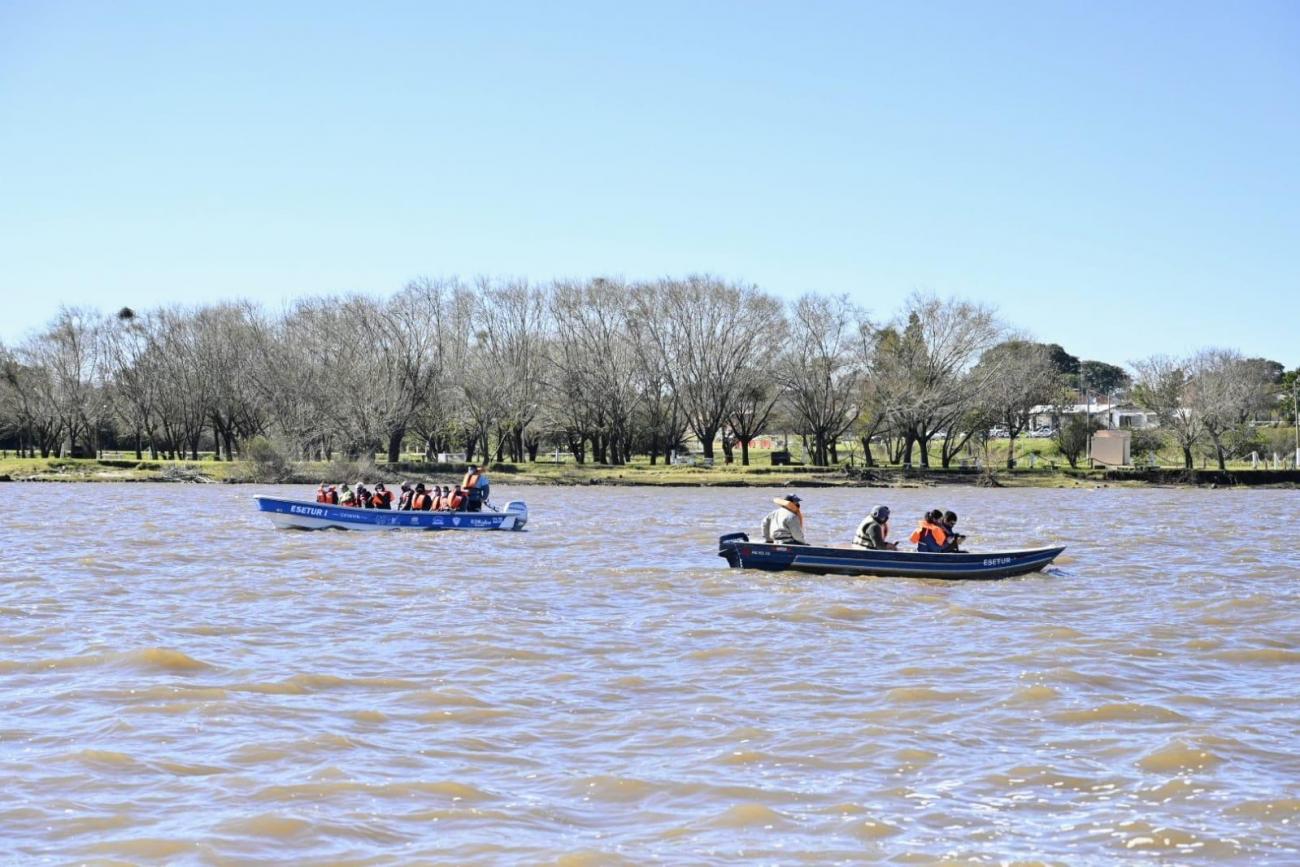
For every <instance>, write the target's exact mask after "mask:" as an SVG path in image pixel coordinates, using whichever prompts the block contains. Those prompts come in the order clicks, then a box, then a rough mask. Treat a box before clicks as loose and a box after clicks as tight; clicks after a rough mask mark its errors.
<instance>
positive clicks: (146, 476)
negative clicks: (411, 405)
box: [0, 458, 1300, 490]
mask: <svg viewBox="0 0 1300 867" xmlns="http://www.w3.org/2000/svg"><path fill="white" fill-rule="evenodd" d="M462 472H463V468H462V467H459V466H453V465H448V464H419V463H400V464H396V465H392V466H390V465H387V464H376V465H373V466H371V465H356V464H338V465H335V464H320V463H308V464H298V465H293V466H291V467H286V468H282V469H280V470H279V471H278V472H275V473H267V472H258V471H257V469H256V468H255V467H254V466H253V465H252V464H250V463H248V462H235V463H226V462H216V461H210V460H199V461H150V460H144V461H133V460H122V459H103V460H97V459H93V458H81V459H69V458H23V459H9V460H6V461H3V462H0V482H11V483H19V482H35V483H47V482H53V483H59V482H65V483H66V482H83V483H84V482H89V483H98V482H133V483H155V484H158V483H161V484H168V483H170V484H253V485H268V484H302V485H316V484H319V483H320V482H321V481H322V480H330V481H343V480H344V479H351V478H358V479H361V480H364V481H367V482H381V481H382V482H384V483H386V484H392V483H400V482H401V481H403V480H406V479H410V480H416V481H425V482H428V483H431V484H455V483H456V482H457V481H459V479H460V476H461V474H462ZM488 472H489V474H490V475H491V476H493V477H494V480H495V481H496V482H497V484H499V485H510V486H520V487H534V486H541V487H577V486H589V485H598V486H610V487H648V488H657V487H671V488H699V487H707V488H728V487H731V488H932V487H944V486H954V485H955V486H963V487H989V488H1061V489H1070V488H1094V487H1131V488H1237V487H1246V488H1269V489H1283V490H1285V489H1296V488H1300V472H1298V471H1296V470H1266V469H1253V470H1252V469H1229V470H1226V471H1221V470H1217V469H1193V470H1185V469H1182V468H1170V467H1164V468H1155V469H1142V470H1137V469H1120V470H1106V469H1092V470H1089V469H1078V470H1071V469H1067V468H1057V469H1015V470H1007V469H1005V468H1002V469H996V470H993V471H992V472H986V471H984V470H980V469H974V468H950V469H942V468H935V469H920V468H903V467H875V468H870V469H866V468H862V467H856V468H845V467H840V468H822V467H767V466H749V467H742V466H738V465H734V464H733V465H723V466H720V467H682V466H665V465H662V464H659V465H655V466H649V465H646V464H631V465H626V466H600V465H591V464H587V465H577V464H563V465H555V464H525V465H522V466H516V465H514V464H492V465H490V466H489V467H488ZM335 477H338V478H335Z"/></svg>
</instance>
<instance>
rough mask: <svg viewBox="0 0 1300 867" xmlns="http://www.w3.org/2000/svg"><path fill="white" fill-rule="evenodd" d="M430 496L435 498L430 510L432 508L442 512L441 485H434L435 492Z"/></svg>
mask: <svg viewBox="0 0 1300 867" xmlns="http://www.w3.org/2000/svg"><path fill="white" fill-rule="evenodd" d="M429 496H430V497H431V498H433V505H432V506H431V507H430V508H432V510H433V511H435V512H441V511H442V487H441V486H439V485H434V486H433V490H432V491H431V492H430V493H429Z"/></svg>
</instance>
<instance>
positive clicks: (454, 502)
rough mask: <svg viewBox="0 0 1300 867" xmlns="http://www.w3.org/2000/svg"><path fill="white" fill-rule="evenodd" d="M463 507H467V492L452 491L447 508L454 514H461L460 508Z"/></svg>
mask: <svg viewBox="0 0 1300 867" xmlns="http://www.w3.org/2000/svg"><path fill="white" fill-rule="evenodd" d="M463 505H465V492H464V491H452V492H451V496H450V497H448V498H447V503H446V506H447V508H448V509H450V510H451V511H453V512H459V511H460V507H461V506H463Z"/></svg>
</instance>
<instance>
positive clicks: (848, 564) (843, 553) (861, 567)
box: [718, 533, 1065, 580]
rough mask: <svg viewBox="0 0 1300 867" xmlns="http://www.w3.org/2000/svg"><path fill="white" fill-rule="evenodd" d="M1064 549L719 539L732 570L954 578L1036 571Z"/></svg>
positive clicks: (743, 537) (733, 535)
mask: <svg viewBox="0 0 1300 867" xmlns="http://www.w3.org/2000/svg"><path fill="white" fill-rule="evenodd" d="M1064 550H1065V548H1064V547H1060V548H1028V549H1025V550H1021V551H997V552H969V551H966V552H957V553H946V554H928V553H921V552H919V551H876V550H870V549H866V548H821V547H817V546H814V545H779V544H775V543H770V542H751V541H750V540H749V535H748V534H747V533H728V534H726V535H725V536H721V537H719V538H718V556H719V557H725V558H726V560H727V564H728V565H730V566H731V567H732V568H733V569H762V570H765V571H768V572H784V571H787V570H792V571H796V572H811V573H813V574H816V575H867V576H907V577H911V578H944V579H949V580H989V579H994V578H1010V577H1011V576H1013V575H1024V574H1025V573H1027V572H1037V571H1039V570H1041V569H1043V568H1044V567H1046V566H1047V565H1048V564H1050V563H1051V562H1052V561H1053V560H1055V559H1056V558H1057V557H1058V556H1060V554H1061V552H1062V551H1064Z"/></svg>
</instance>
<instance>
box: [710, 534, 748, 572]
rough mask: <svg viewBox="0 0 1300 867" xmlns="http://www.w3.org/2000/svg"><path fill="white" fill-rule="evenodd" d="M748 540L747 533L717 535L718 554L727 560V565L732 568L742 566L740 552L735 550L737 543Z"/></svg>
mask: <svg viewBox="0 0 1300 867" xmlns="http://www.w3.org/2000/svg"><path fill="white" fill-rule="evenodd" d="M748 541H749V534H748V533H726V534H724V535H722V536H719V537H718V556H719V557H723V558H725V559H726V561H727V565H728V566H730V567H731V568H732V569H739V568H741V566H742V563H741V559H740V552H739V551H738V550H736V546H737V545H741V544H744V543H745V542H748Z"/></svg>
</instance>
